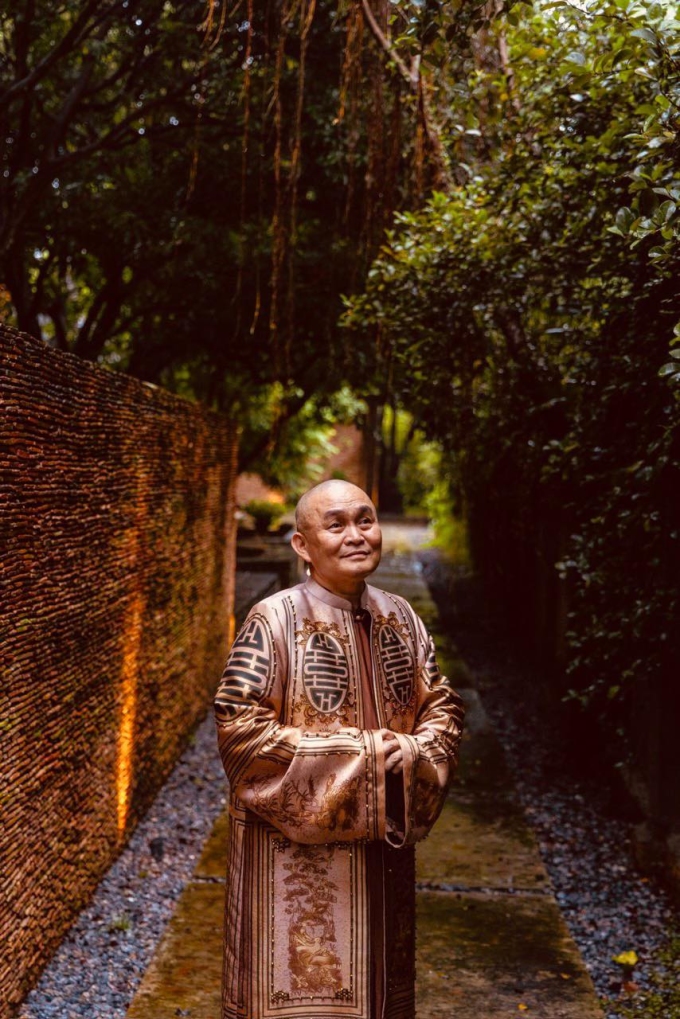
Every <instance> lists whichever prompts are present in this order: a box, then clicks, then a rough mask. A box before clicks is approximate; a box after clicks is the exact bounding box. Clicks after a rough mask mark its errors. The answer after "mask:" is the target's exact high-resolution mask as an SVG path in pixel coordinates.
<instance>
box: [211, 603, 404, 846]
mask: <svg viewBox="0 0 680 1019" xmlns="http://www.w3.org/2000/svg"><path fill="white" fill-rule="evenodd" d="M288 673H289V668H288V649H287V647H286V641H285V636H284V628H283V624H282V621H281V619H280V618H279V613H278V611H277V608H276V605H274V606H272V605H266V604H263V603H260V604H259V605H256V606H255V607H254V608H253V609H251V611H250V613H249V615H248V617H247V619H246V621H245V623H244V625H243V626H242V628H241V630H240V631H239V633H238V635H237V637H236V640H235V641H234V644H233V646H232V649H231V651H230V653H229V657H228V659H227V663H226V666H225V669H224V672H223V675H222V678H221V680H220V683H219V686H218V689H217V693H216V695H215V700H214V710H215V720H216V724H217V736H218V745H219V750H220V755H221V757H222V763H223V765H224V770H225V772H226V774H227V777H228V779H229V783H230V786H231V794H232V803H235V804H236V805H238V806H240V807H245V809H247V810H250V811H252V812H253V813H254V814H256V815H257V816H258V817H259V818H260V819H262V820H263V821H265V822H267V823H269V824H271V825H273V826H274V827H276V828H278V829H279V831H280V832H282V834H283V835H285V836H286V837H287V838H289V839H290V840H291V841H293V842H301V843H307V844H314V843H317V844H320V843H330V842H350V841H357V840H374V839H383V838H384V837H385V822H386V818H385V758H384V748H383V740H382V736H381V734H380V732H379V731H375V730H362V729H358V728H353V727H343V728H340V729H336V730H335V731H333V732H331V733H320V732H310V731H308V730H305V729H302V728H298V727H295V726H290V725H284V724H282V723H281V722H280V721H279V719H280V717H281V708H282V704H283V702H284V696H285V685H286V680H287V677H288Z"/></svg>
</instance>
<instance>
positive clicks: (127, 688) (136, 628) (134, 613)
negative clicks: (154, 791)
mask: <svg viewBox="0 0 680 1019" xmlns="http://www.w3.org/2000/svg"><path fill="white" fill-rule="evenodd" d="M142 610H143V601H142V596H141V594H135V595H134V596H133V599H132V602H131V603H130V607H129V609H128V618H127V620H126V625H125V630H124V632H125V647H124V650H123V675H122V704H121V718H120V729H119V730H118V758H117V762H116V800H117V807H118V835H119V837H120V836H121V835H123V834H124V832H125V826H126V824H127V818H128V810H129V808H130V790H131V787H132V757H133V748H134V735H135V715H136V710H137V675H138V669H139V648H140V644H141V639H142Z"/></svg>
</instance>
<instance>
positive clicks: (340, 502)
mask: <svg viewBox="0 0 680 1019" xmlns="http://www.w3.org/2000/svg"><path fill="white" fill-rule="evenodd" d="M295 526H296V531H295V534H294V535H293V538H292V545H293V548H294V549H295V551H296V552H297V554H298V555H299V556H301V557H302V558H303V559H304V560H305V562H307V563H309V565H310V567H311V572H312V577H313V578H314V579H315V580H317V581H318V582H319V583H320V584H321V585H322V586H323V587H325V588H327V589H328V590H329V591H334V592H335V593H336V594H340V595H343V596H344V597H351V596H352V595H354V594H356V593H358V592H359V591H361V589H362V588H363V582H364V578H365V577H367V576H368V575H369V573H372V572H373V570H375V569H376V567H377V566H378V563H379V562H380V549H381V546H382V534H381V531H380V525H379V524H378V517H377V514H376V511H375V506H374V505H373V503H372V502H371V500H370V498H369V497H368V496H367V495H366V493H365V492H363V491H362V490H361V489H360V488H358V487H357V486H356V485H352V484H350V483H349V482H348V481H323V482H322V483H321V484H320V485H315V486H314V488H310V489H309V491H308V492H305V494H304V495H303V496H302V498H301V499H300V501H299V502H298V504H297V507H296V510H295Z"/></svg>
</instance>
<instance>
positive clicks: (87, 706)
mask: <svg viewBox="0 0 680 1019" xmlns="http://www.w3.org/2000/svg"><path fill="white" fill-rule="evenodd" d="M0 412H1V415H2V417H1V419H0V422H1V423H0V514H1V532H0V533H1V534H2V543H3V546H4V547H3V552H2V560H1V561H2V570H3V574H4V577H3V579H4V583H3V600H2V606H1V615H0V620H1V623H2V631H3V632H2V644H1V648H2V650H1V651H0V655H1V661H0V665H1V666H2V685H1V687H0V740H1V743H2V757H1V768H2V775H1V785H0V797H1V799H0V810H1V813H2V826H1V828H0V859H1V860H2V864H1V870H0V953H1V954H0V989H1V993H0V999H1V1000H2V1002H4V1004H3V1005H1V1006H0V1015H2V1016H5V1015H7V1016H9V1015H11V1014H13V1010H14V1009H15V1006H16V1004H17V1003H18V1002H19V1001H20V1000H21V998H22V997H23V996H24V995H25V993H26V992H27V991H28V989H29V988H30V987H31V986H32V984H33V983H34V982H35V980H36V978H37V976H38V974H39V973H40V971H41V969H42V967H43V966H44V964H45V962H46V961H47V959H48V958H49V957H50V955H51V953H52V952H53V950H54V949H55V948H56V946H57V944H58V943H59V941H60V938H61V937H62V935H63V933H64V932H65V930H66V929H67V927H68V926H69V924H70V922H71V921H72V919H73V917H74V915H75V914H76V913H77V911H78V910H79V908H81V907H82V906H83V905H84V904H85V902H86V901H87V900H88V898H89V896H90V895H91V893H92V891H93V890H94V888H95V886H96V885H97V883H98V881H99V879H100V878H101V876H102V874H103V873H104V872H105V870H106V869H107V868H108V866H109V865H110V864H111V862H112V861H113V860H114V859H115V857H116V856H117V855H118V853H119V852H120V850H121V848H122V847H123V845H124V844H125V842H126V841H127V838H128V837H129V835H130V833H131V831H132V830H133V828H134V826H135V824H136V822H137V820H138V819H139V818H140V817H141V816H142V814H143V813H144V812H145V810H146V809H147V808H148V807H149V805H150V803H151V802H152V800H153V798H154V795H155V794H156V792H157V791H158V789H159V788H160V786H161V785H162V783H163V782H164V780H165V779H166V777H167V775H168V774H169V772H170V770H171V768H172V766H173V764H174V762H175V761H176V759H177V757H178V755H179V754H180V752H181V750H182V749H183V747H184V745H185V744H186V740H187V738H188V735H189V733H190V732H191V730H192V729H193V728H194V726H195V724H196V723H197V722H198V720H199V719H200V717H201V716H202V715H204V714H205V711H206V708H207V706H208V704H209V702H210V698H211V695H212V692H213V689H214V687H215V685H216V683H217V680H218V678H219V676H220V674H221V672H222V668H223V665H224V660H225V658H226V653H227V648H228V644H229V640H230V637H231V626H232V623H231V620H232V610H233V597H234V590H233V584H234V552H233V548H234V544H233V543H234V538H235V528H234V512H233V493H234V480H235V469H236V440H235V431H234V429H233V427H232V426H231V424H230V422H229V421H228V420H227V419H226V418H225V417H222V416H221V415H218V414H215V413H212V412H209V411H206V410H205V409H202V408H201V407H199V406H198V405H195V404H192V403H190V402H189V401H186V400H182V399H180V398H178V397H175V396H173V395H171V394H169V393H167V392H166V391H164V390H162V389H159V388H158V387H155V386H150V385H148V384H144V383H141V382H139V381H137V380H135V379H132V378H129V377H127V376H124V375H122V374H120V373H116V372H111V371H107V370H105V369H101V368H98V367H96V366H94V365H92V364H90V363H88V362H85V361H82V360H80V359H79V358H76V357H74V356H72V355H70V354H63V353H60V352H56V351H54V350H51V349H49V348H48V347H46V346H45V345H44V344H43V343H42V342H40V341H38V340H35V339H33V338H32V337H29V336H25V335H22V334H20V333H17V332H16V331H14V330H12V329H9V328H7V327H4V326H0Z"/></svg>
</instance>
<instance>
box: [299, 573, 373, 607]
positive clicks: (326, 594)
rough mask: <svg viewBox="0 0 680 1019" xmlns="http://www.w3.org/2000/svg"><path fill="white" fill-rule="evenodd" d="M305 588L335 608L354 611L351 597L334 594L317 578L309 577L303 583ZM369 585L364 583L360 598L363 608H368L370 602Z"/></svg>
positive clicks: (313, 595) (360, 604)
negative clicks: (317, 580) (319, 582)
mask: <svg viewBox="0 0 680 1019" xmlns="http://www.w3.org/2000/svg"><path fill="white" fill-rule="evenodd" d="M302 587H303V589H304V590H305V591H306V592H307V593H308V594H311V595H312V597H314V598H318V599H319V601H322V602H325V603H326V605H331V606H332V607H333V608H334V609H345V610H346V611H347V612H352V611H353V610H354V606H353V605H352V602H351V601H350V600H349V598H343V597H342V595H339V594H333V592H332V591H329V590H328V589H327V588H325V587H322V586H321V584H317V582H316V580H312V578H311V577H308V578H307V580H306V581H305V582H304V584H303V585H302ZM369 590H370V589H369V585H368V584H366V583H364V589H363V591H362V592H361V598H360V600H359V606H360V608H362V609H367V608H368V604H369Z"/></svg>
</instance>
